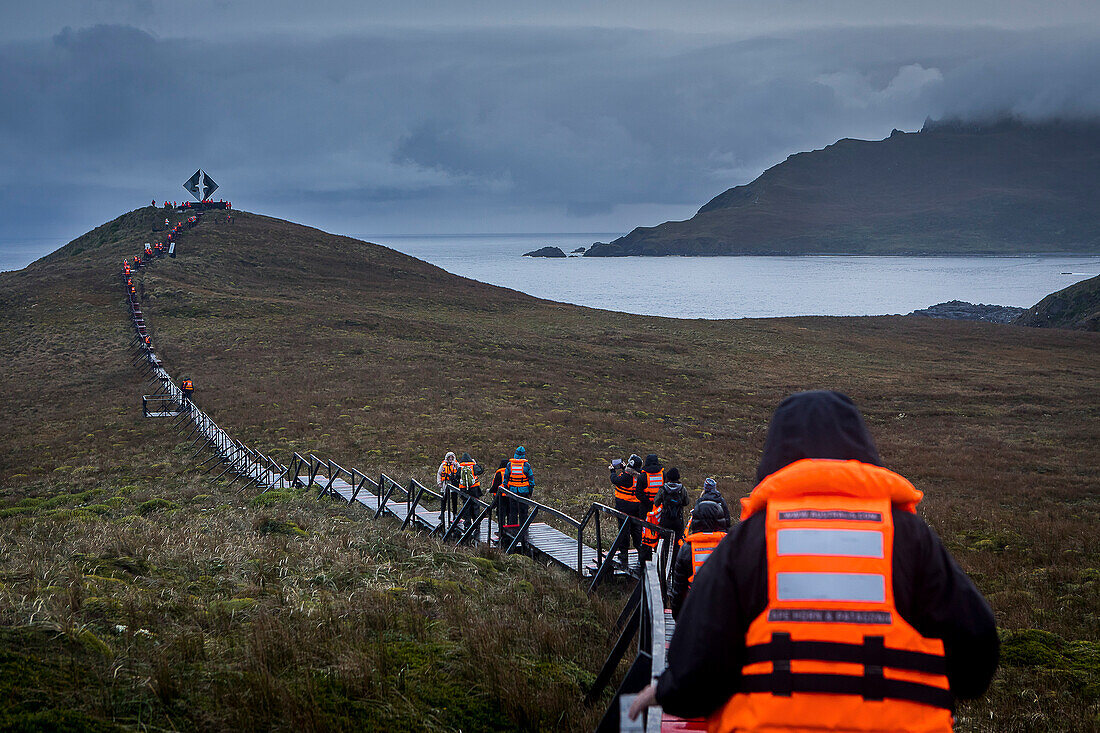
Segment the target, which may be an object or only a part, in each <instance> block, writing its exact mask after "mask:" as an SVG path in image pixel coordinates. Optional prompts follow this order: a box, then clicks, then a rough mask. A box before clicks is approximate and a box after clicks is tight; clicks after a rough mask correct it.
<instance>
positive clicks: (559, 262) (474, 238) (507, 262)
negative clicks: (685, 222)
mask: <svg viewBox="0 0 1100 733" xmlns="http://www.w3.org/2000/svg"><path fill="white" fill-rule="evenodd" d="M615 236H618V235H616V234H608V233H588V234H515V235H462V236H428V237H425V236H416V237H413V236H372V235H370V234H366V233H364V234H362V235H361V237H362V238H363V239H366V240H367V241H371V242H377V243H378V244H383V245H385V246H387V247H391V248H393V249H396V250H398V251H400V252H405V253H406V254H410V255H412V256H413V257H417V258H419V259H421V260H425V261H427V262H430V263H432V264H434V265H437V266H439V267H442V268H443V269H445V270H447V271H448V272H453V273H455V274H456V275H463V276H465V277H469V278H473V279H475V280H480V281H482V282H487V283H492V284H493V285H502V286H504V287H508V288H513V289H515V290H520V291H522V292H525V293H530V294H531V295H535V296H537V297H540V298H546V299H548V300H555V301H560V302H563V303H574V304H577V305H586V306H591V307H593V308H604V309H607V310H617V311H625V312H627V313H639V314H643V315H657V316H671V317H675V318H761V317H770V316H797V315H830V316H863V315H885V314H893V313H909V312H911V311H913V310H916V309H918V308H927V307H928V306H930V305H934V304H936V303H943V302H945V301H948V300H964V301H968V302H971V303H989V304H995V305H1014V306H1021V307H1029V306H1032V305H1034V304H1035V303H1037V302H1039V301H1040V300H1042V298H1043V297H1045V296H1046V295H1048V294H1050V293H1052V292H1054V291H1056V290H1061V289H1062V288H1064V287H1067V286H1069V285H1072V284H1073V283H1075V282H1078V281H1080V280H1085V279H1087V278H1089V277H1093V276H1095V275H1097V274H1100V256H1095V257H1068V256H1063V257H854V256H839V255H837V256H802V257H609V258H603V257H588V258H584V257H570V258H568V259H564V260H563V259H546V258H534V257H522V256H521V255H522V254H523V253H524V252H528V251H531V250H533V249H537V248H539V247H544V246H547V245H552V246H555V247H560V248H561V249H562V250H563V251H565V252H570V251H572V250H573V249H575V248H577V247H587V246H588V245H590V244H591V243H592V242H595V241H604V242H606V241H608V240H610V239H613V238H614V237H615Z"/></svg>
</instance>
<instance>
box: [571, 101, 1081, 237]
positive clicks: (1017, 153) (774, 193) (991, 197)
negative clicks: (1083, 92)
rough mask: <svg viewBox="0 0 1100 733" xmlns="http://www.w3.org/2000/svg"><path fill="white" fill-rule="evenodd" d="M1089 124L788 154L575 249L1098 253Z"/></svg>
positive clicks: (903, 136) (1006, 128)
mask: <svg viewBox="0 0 1100 733" xmlns="http://www.w3.org/2000/svg"><path fill="white" fill-rule="evenodd" d="M1098 195H1100V120H1092V121H1051V122H1021V121H1017V120H1011V119H1002V120H999V121H994V122H987V123H977V122H966V123H963V122H957V121H947V122H932V121H928V122H926V123H925V126H924V128H923V129H922V130H921V131H920V132H916V133H904V132H900V131H897V130H895V131H894V132H893V134H891V135H890V137H888V138H886V139H885V140H879V141H865V140H851V139H843V140H840V141H838V142H836V143H834V144H833V145H830V146H828V147H826V148H824V149H822V150H815V151H812V152H805V153H798V154H796V155H792V156H790V157H788V158H787V159H786V160H785V161H783V162H782V163H780V164H778V165H776V166H774V167H772V168H769V169H768V170H767V171H765V172H764V173H763V174H762V175H761V176H760V177H759V178H757V179H756V180H754V181H752V182H751V183H749V184H746V185H743V186H737V187H734V188H731V189H729V190H727V191H725V192H723V193H721V194H719V195H718V196H716V197H715V198H713V199H711V200H710V201H709V202H707V203H706V204H705V205H704V206H703V207H702V208H701V209H699V212H698V213H697V214H696V215H695V216H693V217H692V218H691V219H688V220H686V221H670V222H665V223H664V224H661V225H659V226H655V227H638V228H636V229H634V230H633V231H632V232H630V233H629V234H627V235H626V236H623V237H620V238H619V239H616V240H614V241H613V242H611V243H609V244H603V243H598V244H596V245H594V246H593V247H591V248H590V249H589V250H588V252H586V253H585V256H589V257H599V256H625V255H740V254H746V255H747V254H753V255H762V254H776V255H790V254H836V253H845V254H868V255H871V254H879V255H933V254H954V255H997V254H1000V255H1006V254H1007V255H1021V254H1040V253H1073V254H1086V253H1088V254H1091V253H1095V252H1098V251H1100V210H1098V209H1097V207H1096V206H1095V203H1096V201H1097V196H1098Z"/></svg>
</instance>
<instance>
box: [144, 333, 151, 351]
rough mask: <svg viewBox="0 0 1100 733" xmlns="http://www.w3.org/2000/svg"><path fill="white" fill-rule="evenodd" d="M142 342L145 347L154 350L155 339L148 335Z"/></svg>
mask: <svg viewBox="0 0 1100 733" xmlns="http://www.w3.org/2000/svg"><path fill="white" fill-rule="evenodd" d="M142 343H143V344H144V346H145V348H146V349H148V350H149V351H152V350H153V341H152V339H150V338H149V337H148V336H146V337H145V338H144V339H143V340H142Z"/></svg>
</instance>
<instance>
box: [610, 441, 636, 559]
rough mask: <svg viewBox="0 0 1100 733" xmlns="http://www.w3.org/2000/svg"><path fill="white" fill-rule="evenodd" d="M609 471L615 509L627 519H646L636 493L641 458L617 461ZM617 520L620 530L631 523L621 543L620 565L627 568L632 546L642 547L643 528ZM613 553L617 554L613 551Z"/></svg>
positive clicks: (626, 520)
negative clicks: (613, 489) (613, 488)
mask: <svg viewBox="0 0 1100 733" xmlns="http://www.w3.org/2000/svg"><path fill="white" fill-rule="evenodd" d="M608 470H610V471H611V485H612V486H614V487H615V508H616V509H618V510H619V511H620V512H622V513H623V514H625V515H627V517H637V518H638V519H641V518H643V517H645V514H643V513H642V511H641V509H642V504H641V502H640V501H638V497H637V495H636V492H637V490H638V481H639V479H640V478H641V475H642V459H641V457H640V456H637V455H634V454H631V455H630V458H629V459H627V461H626V463H623V462H622V459H615V460H614V461H612V462H611V465H610V466H608ZM615 520H616V521H617V522H618V523H619V530H620V531H621V530H622V528H623V524H624V523H626V522H630V526H629V527H628V528H627V535H626V537H625V538H624V541H623V542H620V543H619V546H618V548H617V549H618V552H619V563H620V564H621V565H622V566H623V567H624V568H625V567H628V566H629V564H630V559H629V558H630V556H629V554H628V553H629V552H630V545H631V544H633V545H634V549H636V550H640V549H641V547H642V527H641V525H639V524H638V523H637V522H631V521H630V520H629V519H624V518H623V517H620V516H616V517H615ZM611 552H612V553H614V552H615V550H614V549H613V550H612V551H611Z"/></svg>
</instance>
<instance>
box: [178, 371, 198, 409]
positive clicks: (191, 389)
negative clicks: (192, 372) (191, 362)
mask: <svg viewBox="0 0 1100 733" xmlns="http://www.w3.org/2000/svg"><path fill="white" fill-rule="evenodd" d="M180 391H181V392H183V400H184V402H186V403H187V405H188V409H190V406H191V395H193V394H195V383H194V382H192V381H191V378H190V377H188V378H187V379H184V380H183V381H182V382H180Z"/></svg>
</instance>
